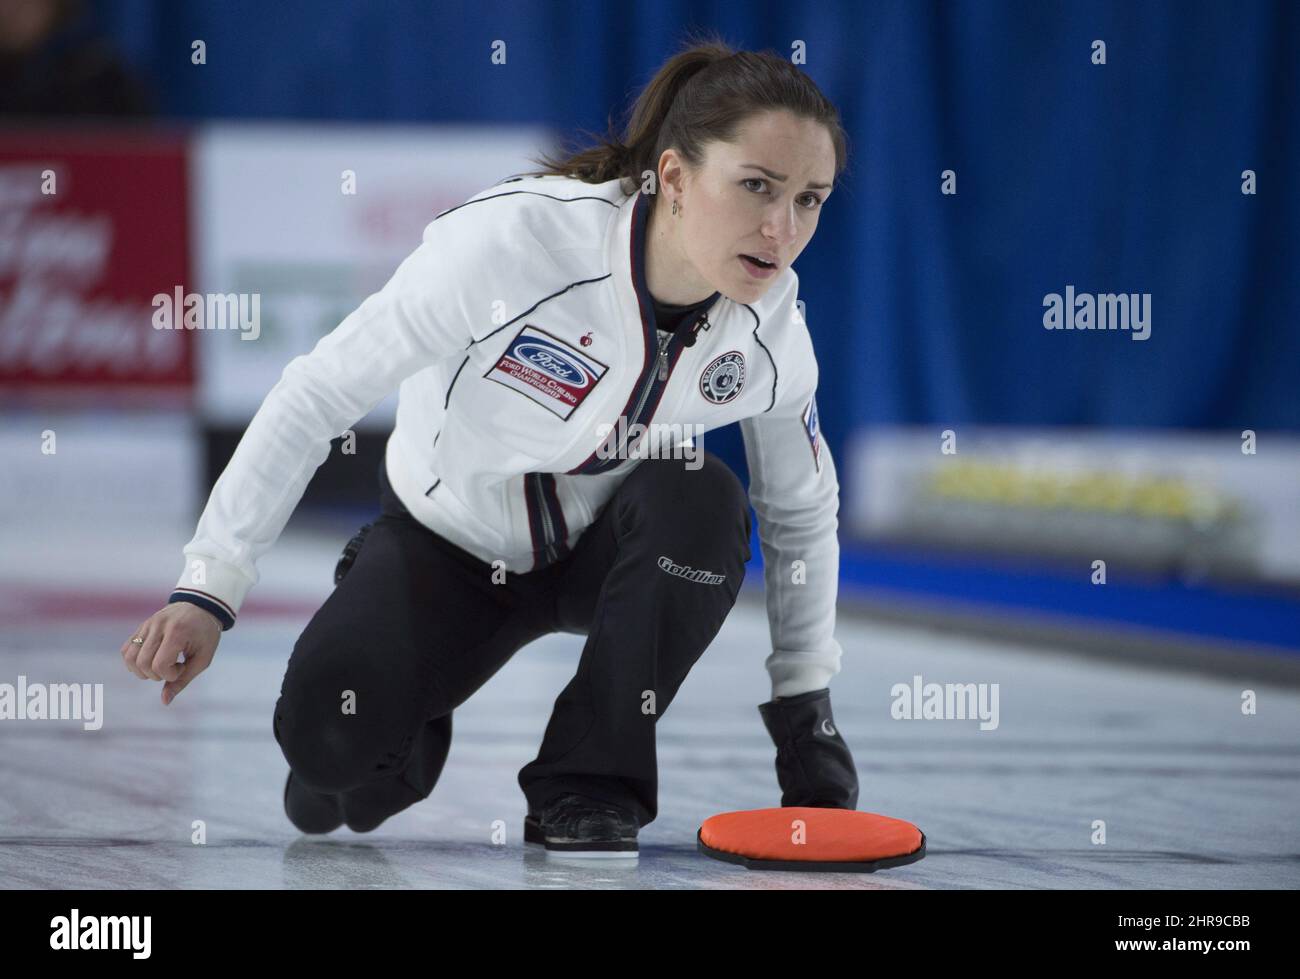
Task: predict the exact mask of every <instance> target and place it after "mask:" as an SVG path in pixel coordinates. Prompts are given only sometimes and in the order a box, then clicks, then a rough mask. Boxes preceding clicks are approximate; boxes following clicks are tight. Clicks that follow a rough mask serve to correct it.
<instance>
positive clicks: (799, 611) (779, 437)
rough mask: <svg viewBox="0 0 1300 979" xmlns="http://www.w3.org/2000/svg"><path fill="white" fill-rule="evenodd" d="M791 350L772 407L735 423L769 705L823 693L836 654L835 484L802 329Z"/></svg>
mask: <svg viewBox="0 0 1300 979" xmlns="http://www.w3.org/2000/svg"><path fill="white" fill-rule="evenodd" d="M791 304H793V299H791ZM793 347H794V354H793V356H791V357H790V359H789V360H790V362H787V363H782V364H781V365H780V373H779V374H778V377H777V386H778V393H777V401H776V403H775V404H774V405H773V406H772V407H771V409H770V410H769V411H766V412H763V413H761V414H758V415H754V416H751V417H750V418H746V419H744V420H742V421H741V423H740V430H741V435H742V437H743V439H744V443H745V456H746V461H747V463H748V466H749V499H750V502H751V503H752V504H753V505H754V512H755V514H756V515H757V517H758V536H759V544H760V546H761V548H762V552H763V576H764V584H765V587H766V601H767V619H768V625H769V627H770V630H771V638H772V652H771V655H770V656H768V657H767V660H766V666H767V670H768V674H769V675H770V677H771V680H772V696H773V697H792V696H795V695H796V694H800V693H807V692H809V691H812V690H819V689H821V688H823V687H825V686H827V685H828V683H829V681H830V678H831V677H832V676H834V675H835V674H836V673H838V672H839V668H840V655H841V652H842V651H841V649H840V644H839V643H838V642H837V641H836V640H835V637H834V633H835V600H836V596H837V593H838V589H839V563H840V547H839V539H838V537H837V530H838V527H839V516H838V515H839V482H838V480H837V478H836V473H835V462H834V460H833V459H832V458H831V454H830V450H829V447H828V446H827V445H826V443H825V441H824V440H823V439H822V438H821V434H820V431H819V430H818V419H817V399H816V390H817V361H816V358H815V356H814V353H813V349H812V341H811V339H810V338H809V337H808V333H807V330H806V328H804V327H803V325H802V322H799V323H798V324H797V330H796V343H795V344H793ZM782 375H786V377H784V378H783V377H782ZM783 380H784V382H785V383H784V385H783V384H782V382H783ZM783 387H784V393H782V388H783Z"/></svg>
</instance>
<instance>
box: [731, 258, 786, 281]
mask: <svg viewBox="0 0 1300 979" xmlns="http://www.w3.org/2000/svg"><path fill="white" fill-rule="evenodd" d="M740 264H741V265H743V266H744V267H745V271H746V272H748V273H749V274H750V275H752V276H754V277H755V278H758V279H767V278H771V277H772V276H774V275H776V272H777V267H776V263H775V262H765V261H763V260H762V259H761V258H755V257H754V256H753V255H741V256H740Z"/></svg>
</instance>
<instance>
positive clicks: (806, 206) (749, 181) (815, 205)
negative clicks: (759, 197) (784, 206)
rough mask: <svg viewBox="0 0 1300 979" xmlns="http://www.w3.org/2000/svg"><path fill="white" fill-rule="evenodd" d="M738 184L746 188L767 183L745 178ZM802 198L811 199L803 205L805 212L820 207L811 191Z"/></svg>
mask: <svg viewBox="0 0 1300 979" xmlns="http://www.w3.org/2000/svg"><path fill="white" fill-rule="evenodd" d="M740 183H741V186H746V185H748V184H766V183H767V181H766V180H764V179H763V178H762V177H746V178H745V179H744V180H742V181H741V182H740ZM755 193H758V191H755ZM803 196H804V197H807V198H811V199H812V203H810V204H804V205H803V208H804V210H805V211H815V210H817V209H818V208H820V207H821V206H822V199H821V198H820V197H818V196H817V195H816V194H814V193H813V192H812V191H809V192H808V193H807V194H804V195H803Z"/></svg>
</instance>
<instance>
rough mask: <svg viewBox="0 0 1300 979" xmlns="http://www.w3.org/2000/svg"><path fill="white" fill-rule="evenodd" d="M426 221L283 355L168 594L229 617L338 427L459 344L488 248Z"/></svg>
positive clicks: (461, 226) (226, 621) (228, 623)
mask: <svg viewBox="0 0 1300 979" xmlns="http://www.w3.org/2000/svg"><path fill="white" fill-rule="evenodd" d="M444 220H445V219H441V220H435V221H433V222H431V223H430V224H429V226H428V227H427V228H426V229H425V233H424V240H423V241H422V242H421V244H420V246H419V247H418V248H416V250H415V251H414V252H413V253H412V254H411V255H409V256H408V257H407V258H406V259H405V260H404V261H403V262H402V263H401V265H399V266H398V268H397V271H396V272H395V273H394V274H393V277H392V278H391V279H389V281H388V282H387V283H386V284H385V285H384V286H383V288H382V289H380V291H379V292H376V293H374V294H373V295H371V296H370V297H369V298H367V299H366V300H365V301H364V302H363V303H362V304H361V305H360V306H359V307H358V308H357V309H356V310H355V311H354V312H352V313H351V314H350V315H348V316H347V317H346V318H345V319H344V320H343V321H342V322H341V323H340V324H339V325H338V326H337V327H336V328H335V329H334V330H333V331H331V332H330V333H329V334H327V335H326V336H324V337H322V338H321V339H320V341H319V342H317V344H316V346H315V347H314V348H313V349H312V350H311V352H310V353H307V354H303V355H301V356H299V357H295V358H294V359H293V360H291V361H290V362H289V363H288V365H286V367H285V369H284V371H283V373H282V374H281V376H280V380H279V381H278V382H277V383H276V385H275V386H274V387H273V388H272V389H271V391H270V393H269V394H267V396H266V398H265V400H263V402H262V404H261V407H259V408H258V410H257V413H256V414H255V415H254V416H253V420H252V421H251V422H250V423H249V425H248V429H247V430H246V431H245V432H244V436H243V438H242V439H241V440H240V442H239V445H238V446H237V447H236V449H235V453H234V455H233V456H232V457H231V459H230V462H229V464H228V465H227V466H226V468H225V470H224V471H223V472H222V474H221V476H220V477H219V478H218V479H217V482H216V485H215V486H213V488H212V493H211V495H210V497H209V498H208V502H207V506H206V507H205V508H204V510H203V513H202V515H201V516H200V517H199V522H198V528H197V530H196V531H195V534H194V537H193V539H191V540H190V541H189V543H187V544H186V545H185V546H184V548H183V549H182V550H183V552H184V555H185V568H184V570H183V571H182V573H181V576H180V579H179V580H178V581H177V583H176V587H175V589H174V590H173V592H172V593H171V595H170V597H169V599H168V601H169V602H175V601H186V602H192V603H193V604H195V605H199V606H200V607H202V608H204V609H206V610H208V611H209V612H211V613H212V614H213V615H215V616H216V617H217V618H218V619H220V620H221V625H222V629H223V630H227V629H230V628H231V627H233V626H234V623H235V617H236V616H237V615H238V614H239V607H240V605H241V604H242V603H243V601H244V597H245V596H246V595H247V594H248V591H249V589H250V588H252V587H253V585H255V584H256V583H257V580H258V572H257V561H258V558H260V557H261V555H262V554H264V553H265V552H266V551H267V550H269V549H270V547H271V545H272V544H274V543H275V541H276V539H277V538H278V537H279V535H280V533H281V531H282V530H283V529H284V526H285V524H286V523H288V521H289V517H290V515H291V514H292V513H293V510H294V508H295V507H296V506H297V505H298V501H299V500H301V499H302V495H303V492H304V491H305V490H306V488H307V484H308V483H309V482H310V481H311V477H312V475H313V474H314V473H315V471H316V470H317V469H318V468H319V467H320V465H321V463H322V462H324V461H325V459H326V458H327V457H328V455H329V451H330V440H331V439H333V438H336V437H337V436H339V435H341V434H342V433H343V432H344V431H346V430H347V429H348V428H350V427H351V426H352V425H353V424H355V423H356V422H357V420H358V419H360V418H362V417H364V416H365V415H366V414H367V413H368V412H369V411H370V410H371V409H372V408H374V407H375V405H377V404H378V403H379V402H380V401H382V400H383V399H384V398H385V397H386V396H387V395H388V394H389V393H391V392H392V391H394V390H395V389H396V388H397V387H398V385H400V383H401V382H402V380H403V379H405V378H406V377H408V376H409V375H411V374H414V373H415V372H417V371H419V370H421V369H423V368H425V367H427V366H429V365H430V364H433V363H435V362H437V361H438V360H440V359H442V358H444V357H447V356H451V355H453V354H455V353H457V352H458V351H461V350H463V349H465V348H466V347H468V346H469V345H470V344H471V343H472V342H473V340H474V337H473V336H472V335H471V332H470V328H469V326H468V324H469V323H470V322H472V321H473V320H472V319H471V315H470V311H469V310H468V308H467V304H468V302H469V296H468V295H467V291H468V288H469V287H468V286H467V285H466V283H467V281H469V280H471V279H472V277H473V275H472V269H473V268H474V262H475V261H476V260H477V259H478V258H485V257H487V256H488V255H489V254H490V251H489V248H488V245H487V243H485V242H483V241H482V240H481V236H479V235H474V234H467V229H469V228H470V227H471V226H470V225H469V224H467V223H463V222H462V223H458V224H457V225H455V226H451V225H446V226H444V225H443V222H444Z"/></svg>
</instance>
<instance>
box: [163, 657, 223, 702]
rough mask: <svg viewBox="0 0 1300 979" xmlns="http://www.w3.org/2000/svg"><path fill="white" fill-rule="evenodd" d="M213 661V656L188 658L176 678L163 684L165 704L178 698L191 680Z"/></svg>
mask: <svg viewBox="0 0 1300 979" xmlns="http://www.w3.org/2000/svg"><path fill="white" fill-rule="evenodd" d="M211 662H212V659H211V657H203V656H195V657H193V658H190V659H186V660H185V662H184V663H183V664H182V665H181V671H180V675H179V676H177V677H176V679H175V680H168V681H167V682H166V683H164V684H163V690H162V702H163V706H166V705H167V704H170V703H171V702H172V701H173V700H175V699H176V695H177V694H179V693H180V692H181V691H182V690H184V689H185V688H186V687H188V686H189V685H190V681H191V680H193V679H194V678H195V677H196V676H198V675H199V674H200V673H202V672H203V671H204V670H206V669H207V668H208V664H209V663H211Z"/></svg>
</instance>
